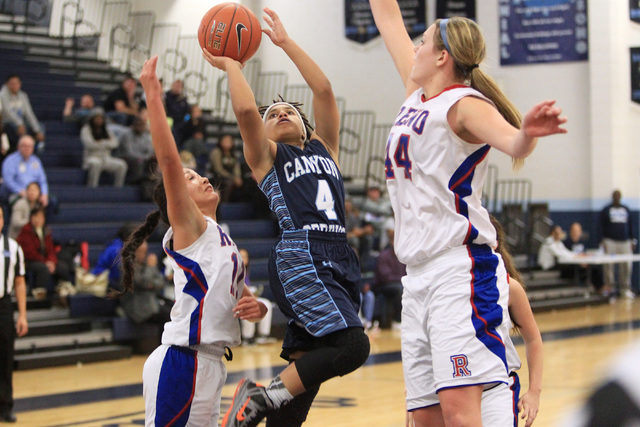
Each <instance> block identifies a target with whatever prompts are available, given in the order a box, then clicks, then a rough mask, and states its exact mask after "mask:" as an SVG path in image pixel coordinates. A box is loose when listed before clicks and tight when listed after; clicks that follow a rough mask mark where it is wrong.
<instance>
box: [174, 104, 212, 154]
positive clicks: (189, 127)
mask: <svg viewBox="0 0 640 427" xmlns="http://www.w3.org/2000/svg"><path fill="white" fill-rule="evenodd" d="M173 127H174V129H175V132H174V133H175V134H176V135H177V136H178V138H177V139H176V144H177V145H178V147H182V144H183V143H184V141H186V140H188V139H189V138H191V137H192V136H193V134H194V133H196V132H201V133H202V134H203V135H204V120H203V119H202V110H201V109H200V106H199V105H192V106H191V110H190V111H189V114H187V115H186V116H185V117H184V120H183V121H182V122H177V123H176V122H174V123H173Z"/></svg>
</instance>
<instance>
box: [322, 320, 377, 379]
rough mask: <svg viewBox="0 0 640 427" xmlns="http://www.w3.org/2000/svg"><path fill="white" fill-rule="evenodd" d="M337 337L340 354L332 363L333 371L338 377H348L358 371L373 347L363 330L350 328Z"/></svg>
mask: <svg viewBox="0 0 640 427" xmlns="http://www.w3.org/2000/svg"><path fill="white" fill-rule="evenodd" d="M340 332H342V333H340V334H339V336H337V340H336V341H337V344H338V346H337V347H338V349H339V352H338V353H337V354H336V356H335V357H334V359H333V360H332V362H331V367H332V370H333V371H334V372H335V373H336V375H339V376H343V375H347V374H349V373H351V372H353V371H355V370H356V369H358V368H359V367H360V366H362V364H363V363H364V362H366V360H367V357H369V351H370V350H371V345H370V343H369V337H368V336H367V335H366V334H365V333H364V330H363V329H362V328H349V329H345V330H344V331H340Z"/></svg>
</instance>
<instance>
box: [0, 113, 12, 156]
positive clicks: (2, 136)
mask: <svg viewBox="0 0 640 427" xmlns="http://www.w3.org/2000/svg"><path fill="white" fill-rule="evenodd" d="M9 148H11V144H9V137H8V136H7V133H6V132H5V131H4V125H3V124H2V104H1V103H0V162H2V161H4V159H5V157H6V156H7V154H8V153H9Z"/></svg>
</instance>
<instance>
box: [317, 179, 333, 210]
mask: <svg viewBox="0 0 640 427" xmlns="http://www.w3.org/2000/svg"><path fill="white" fill-rule="evenodd" d="M335 205H336V202H335V201H334V200H333V194H331V188H329V183H328V182H327V181H326V180H324V179H321V180H318V194H316V208H318V210H319V211H321V212H324V214H325V215H326V216H327V218H328V219H338V216H337V215H336V211H335Z"/></svg>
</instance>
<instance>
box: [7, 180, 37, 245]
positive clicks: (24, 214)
mask: <svg viewBox="0 0 640 427" xmlns="http://www.w3.org/2000/svg"><path fill="white" fill-rule="evenodd" d="M41 195H42V190H41V189H40V184H38V183H37V182H36V181H34V182H31V183H29V185H27V191H26V195H25V196H24V197H20V198H19V199H18V200H16V201H15V203H14V204H13V205H12V208H11V221H10V222H9V237H11V238H12V239H15V238H17V237H18V234H20V231H21V230H22V227H24V225H25V224H27V223H28V222H29V217H30V216H31V211H32V210H33V209H35V208H38V207H42V203H40V196H41Z"/></svg>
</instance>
